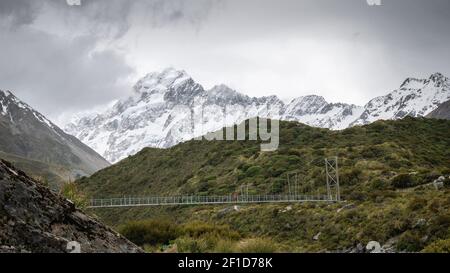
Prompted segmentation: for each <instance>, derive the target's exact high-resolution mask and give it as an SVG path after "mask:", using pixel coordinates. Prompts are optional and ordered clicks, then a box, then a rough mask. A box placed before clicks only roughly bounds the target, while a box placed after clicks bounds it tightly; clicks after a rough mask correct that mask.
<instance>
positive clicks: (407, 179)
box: [391, 174, 415, 189]
mask: <svg viewBox="0 0 450 273" xmlns="http://www.w3.org/2000/svg"><path fill="white" fill-rule="evenodd" d="M391 184H392V186H393V187H394V188H397V189H405V188H409V187H412V186H414V184H415V181H414V178H413V177H412V176H411V175H409V174H399V175H397V176H395V177H394V178H392V181H391Z"/></svg>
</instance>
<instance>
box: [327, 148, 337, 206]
mask: <svg viewBox="0 0 450 273" xmlns="http://www.w3.org/2000/svg"><path fill="white" fill-rule="evenodd" d="M325 172H326V176H327V195H328V199H329V200H330V201H338V202H339V201H341V191H340V188H339V165H338V157H337V156H336V157H334V158H325Z"/></svg>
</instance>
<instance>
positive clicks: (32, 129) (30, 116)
mask: <svg viewBox="0 0 450 273" xmlns="http://www.w3.org/2000/svg"><path fill="white" fill-rule="evenodd" d="M0 155H1V157H5V158H8V159H9V160H11V161H14V162H15V163H17V164H18V165H24V166H25V167H24V169H26V170H27V171H30V169H31V171H30V173H31V174H35V173H34V172H33V170H35V169H38V168H37V167H36V166H38V165H39V166H41V165H42V164H44V165H45V166H46V167H48V168H49V169H50V170H51V171H50V173H51V174H52V175H55V176H58V175H62V176H64V177H62V179H63V180H65V181H67V179H68V178H75V177H77V176H80V175H90V174H93V173H94V172H96V171H98V170H99V169H102V168H104V167H107V166H109V163H108V162H107V161H106V160H105V159H104V158H102V157H101V156H100V155H99V154H97V153H96V152H95V151H93V150H92V149H91V148H89V147H88V146H86V145H85V144H83V143H82V142H80V141H79V140H78V139H77V138H75V137H74V136H71V135H68V134H66V133H65V132H64V131H63V130H61V129H60V128H59V127H58V126H56V125H55V124H53V123H52V122H51V121H49V120H48V119H47V118H46V117H44V116H43V115H42V114H40V113H39V112H37V111H36V110H34V109H33V108H32V107H31V106H29V105H28V104H26V103H24V102H23V101H21V100H19V99H18V98H17V97H16V96H14V95H13V94H12V93H11V92H9V91H5V92H4V91H1V90H0ZM33 167H36V168H33ZM60 169H64V170H66V171H67V172H68V173H64V174H62V171H61V170H60ZM55 170H56V171H55ZM45 178H46V179H50V180H51V179H52V177H45ZM53 180H56V179H53ZM60 180H61V179H60Z"/></svg>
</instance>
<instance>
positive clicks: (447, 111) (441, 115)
mask: <svg viewBox="0 0 450 273" xmlns="http://www.w3.org/2000/svg"><path fill="white" fill-rule="evenodd" d="M427 118H436V119H450V100H449V101H446V102H444V103H443V104H441V105H439V107H438V108H437V109H436V110H434V111H433V112H431V113H430V114H428V115H427Z"/></svg>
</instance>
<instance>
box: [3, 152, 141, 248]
mask: <svg viewBox="0 0 450 273" xmlns="http://www.w3.org/2000/svg"><path fill="white" fill-rule="evenodd" d="M73 241H76V242H78V243H79V244H80V250H81V252H82V253H92V252H97V253H98V252H100V253H103V252H108V253H109V252H142V250H141V249H140V248H138V247H137V246H135V245H134V244H133V243H131V242H129V241H128V240H127V239H125V238H123V237H121V236H120V235H118V234H117V233H116V232H114V231H113V230H111V229H110V228H108V227H106V226H104V225H102V224H100V223H99V222H97V221H96V220H94V219H92V218H91V217H89V216H87V215H85V214H84V213H83V212H81V211H80V210H77V209H76V208H75V207H74V205H73V204H72V203H71V202H70V201H68V200H66V199H64V198H62V197H60V196H57V195H56V194H54V193H52V192H51V191H50V190H48V189H47V188H46V187H44V186H42V185H40V184H39V183H37V182H36V181H34V180H33V179H31V178H29V177H28V176H27V175H26V174H25V173H23V172H22V171H19V170H17V169H15V168H14V167H12V165H11V164H10V163H8V162H6V161H3V160H0V253H1V252H32V253H65V252H71V250H70V248H69V249H68V243H69V242H73Z"/></svg>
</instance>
